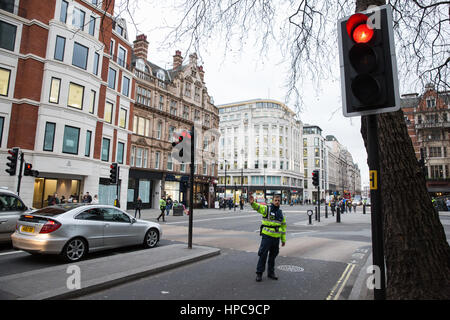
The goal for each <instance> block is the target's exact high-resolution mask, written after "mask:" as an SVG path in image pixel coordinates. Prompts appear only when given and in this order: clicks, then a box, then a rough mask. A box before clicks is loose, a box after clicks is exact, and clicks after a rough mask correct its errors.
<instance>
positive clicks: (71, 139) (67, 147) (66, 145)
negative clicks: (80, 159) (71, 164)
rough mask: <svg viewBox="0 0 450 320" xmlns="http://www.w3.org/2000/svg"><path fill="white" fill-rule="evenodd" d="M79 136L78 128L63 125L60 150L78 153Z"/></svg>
mask: <svg viewBox="0 0 450 320" xmlns="http://www.w3.org/2000/svg"><path fill="white" fill-rule="evenodd" d="M79 138H80V129H79V128H75V127H71V126H65V127H64V140H63V149H62V152H63V153H70V154H78V140H79Z"/></svg>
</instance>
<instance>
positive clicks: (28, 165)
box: [23, 163, 33, 176]
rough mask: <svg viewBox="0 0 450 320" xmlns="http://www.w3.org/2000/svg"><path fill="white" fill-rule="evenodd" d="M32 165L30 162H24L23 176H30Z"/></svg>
mask: <svg viewBox="0 0 450 320" xmlns="http://www.w3.org/2000/svg"><path fill="white" fill-rule="evenodd" d="M32 169H33V165H32V164H31V163H25V170H24V171H23V175H24V176H32V175H33V170H32Z"/></svg>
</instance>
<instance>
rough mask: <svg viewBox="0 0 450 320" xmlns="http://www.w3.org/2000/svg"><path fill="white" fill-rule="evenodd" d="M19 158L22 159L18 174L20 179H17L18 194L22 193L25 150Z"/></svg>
mask: <svg viewBox="0 0 450 320" xmlns="http://www.w3.org/2000/svg"><path fill="white" fill-rule="evenodd" d="M19 160H20V165H19V176H18V181H17V195H18V196H19V195H20V183H21V182H22V169H23V163H24V159H23V152H21V153H20V155H19Z"/></svg>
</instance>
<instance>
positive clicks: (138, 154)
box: [136, 148, 142, 168]
mask: <svg viewBox="0 0 450 320" xmlns="http://www.w3.org/2000/svg"><path fill="white" fill-rule="evenodd" d="M136 167H137V168H142V148H136Z"/></svg>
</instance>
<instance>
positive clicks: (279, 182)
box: [218, 99, 304, 202]
mask: <svg viewBox="0 0 450 320" xmlns="http://www.w3.org/2000/svg"><path fill="white" fill-rule="evenodd" d="M219 114H220V134H221V136H220V141H219V184H218V186H219V192H218V197H219V198H223V197H225V198H227V199H228V198H234V199H235V201H237V200H238V199H239V198H240V197H241V195H242V196H243V198H244V199H246V198H247V195H248V193H249V192H250V193H253V195H254V196H255V198H256V199H257V201H264V200H270V199H272V197H273V196H274V195H275V194H279V195H281V196H282V201H283V202H289V201H291V200H298V201H301V200H303V179H304V177H303V163H302V157H301V150H302V149H301V141H302V129H303V125H302V122H301V121H300V120H297V119H296V117H295V113H294V112H293V111H292V110H290V109H289V108H288V107H287V106H286V105H284V104H283V103H280V102H278V101H275V100H266V99H255V100H249V101H243V102H236V103H230V104H223V105H219Z"/></svg>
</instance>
